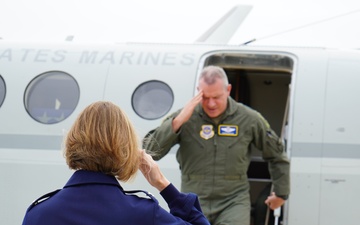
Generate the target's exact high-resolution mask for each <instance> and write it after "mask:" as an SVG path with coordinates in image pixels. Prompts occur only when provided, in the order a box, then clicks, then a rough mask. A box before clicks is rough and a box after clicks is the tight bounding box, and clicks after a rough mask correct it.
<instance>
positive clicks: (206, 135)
mask: <svg viewBox="0 0 360 225" xmlns="http://www.w3.org/2000/svg"><path fill="white" fill-rule="evenodd" d="M200 137H202V138H203V139H205V140H207V139H210V138H212V137H214V129H213V125H211V124H207V125H202V126H201V131H200Z"/></svg>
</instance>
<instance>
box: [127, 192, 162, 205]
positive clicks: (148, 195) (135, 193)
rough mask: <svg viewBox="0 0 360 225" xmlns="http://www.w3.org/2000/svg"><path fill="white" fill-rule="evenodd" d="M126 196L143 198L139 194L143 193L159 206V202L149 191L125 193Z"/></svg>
mask: <svg viewBox="0 0 360 225" xmlns="http://www.w3.org/2000/svg"><path fill="white" fill-rule="evenodd" d="M124 193H125V194H130V195H136V196H138V197H141V196H140V195H138V194H139V193H143V194H145V195H146V197H147V198H148V199H152V200H153V201H154V202H156V203H157V204H159V202H158V200H157V199H156V198H155V196H154V195H153V194H151V193H150V192H147V191H143V190H132V191H124Z"/></svg>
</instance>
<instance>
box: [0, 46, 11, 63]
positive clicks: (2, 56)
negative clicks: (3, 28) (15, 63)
mask: <svg viewBox="0 0 360 225" xmlns="http://www.w3.org/2000/svg"><path fill="white" fill-rule="evenodd" d="M3 59H5V60H6V59H7V60H8V61H9V62H10V61H11V60H12V51H11V49H6V50H5V51H3V52H1V53H0V60H3Z"/></svg>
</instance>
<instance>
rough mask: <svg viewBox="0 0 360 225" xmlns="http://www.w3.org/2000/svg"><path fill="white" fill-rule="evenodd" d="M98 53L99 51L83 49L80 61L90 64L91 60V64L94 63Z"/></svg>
mask: <svg viewBox="0 0 360 225" xmlns="http://www.w3.org/2000/svg"><path fill="white" fill-rule="evenodd" d="M98 53H99V52H98V51H93V52H88V51H83V53H82V54H81V57H80V60H79V63H86V64H88V63H89V62H90V63H91V64H94V63H95V61H96V57H97V55H98Z"/></svg>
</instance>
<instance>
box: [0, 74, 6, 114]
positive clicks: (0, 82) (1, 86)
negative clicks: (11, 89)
mask: <svg viewBox="0 0 360 225" xmlns="http://www.w3.org/2000/svg"><path fill="white" fill-rule="evenodd" d="M5 93H6V86H5V81H4V79H3V78H2V76H0V107H1V106H2V104H3V102H4V99H5Z"/></svg>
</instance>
